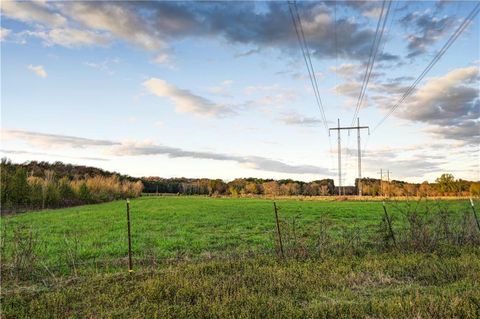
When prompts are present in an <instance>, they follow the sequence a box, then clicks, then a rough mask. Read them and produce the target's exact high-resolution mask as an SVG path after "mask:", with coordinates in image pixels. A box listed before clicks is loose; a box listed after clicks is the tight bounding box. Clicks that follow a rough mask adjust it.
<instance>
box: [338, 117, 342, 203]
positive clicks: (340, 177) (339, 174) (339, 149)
mask: <svg viewBox="0 0 480 319" xmlns="http://www.w3.org/2000/svg"><path fill="white" fill-rule="evenodd" d="M337 123H338V126H337V129H338V131H337V136H338V139H337V140H338V146H337V152H338V195H342V145H341V142H340V119H337Z"/></svg>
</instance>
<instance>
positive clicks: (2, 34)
mask: <svg viewBox="0 0 480 319" xmlns="http://www.w3.org/2000/svg"><path fill="white" fill-rule="evenodd" d="M11 32H12V30H10V29H6V28H0V41H3V40H5V39H6V38H7V36H8V35H9V34H10V33H11Z"/></svg>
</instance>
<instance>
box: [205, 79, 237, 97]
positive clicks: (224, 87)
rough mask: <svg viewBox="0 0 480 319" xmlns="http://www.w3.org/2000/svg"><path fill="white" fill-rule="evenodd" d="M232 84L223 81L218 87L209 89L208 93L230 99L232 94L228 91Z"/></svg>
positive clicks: (229, 81)
mask: <svg viewBox="0 0 480 319" xmlns="http://www.w3.org/2000/svg"><path fill="white" fill-rule="evenodd" d="M232 84H233V81H232V80H225V81H222V83H220V84H219V85H216V86H212V87H210V88H209V89H208V91H209V92H210V93H213V94H216V95H220V96H224V97H231V96H232V93H231V91H230V89H231V86H232Z"/></svg>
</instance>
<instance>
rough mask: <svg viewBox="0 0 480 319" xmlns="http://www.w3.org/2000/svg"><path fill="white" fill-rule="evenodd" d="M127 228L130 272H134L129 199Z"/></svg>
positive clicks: (128, 201) (128, 204) (128, 202)
mask: <svg viewBox="0 0 480 319" xmlns="http://www.w3.org/2000/svg"><path fill="white" fill-rule="evenodd" d="M127 228H128V272H129V273H132V272H133V264H132V236H131V231H130V200H129V199H128V198H127Z"/></svg>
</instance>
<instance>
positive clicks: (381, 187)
mask: <svg viewBox="0 0 480 319" xmlns="http://www.w3.org/2000/svg"><path fill="white" fill-rule="evenodd" d="M380 192H381V194H382V196H383V170H382V169H380Z"/></svg>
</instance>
